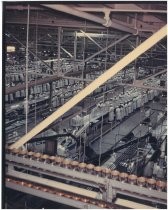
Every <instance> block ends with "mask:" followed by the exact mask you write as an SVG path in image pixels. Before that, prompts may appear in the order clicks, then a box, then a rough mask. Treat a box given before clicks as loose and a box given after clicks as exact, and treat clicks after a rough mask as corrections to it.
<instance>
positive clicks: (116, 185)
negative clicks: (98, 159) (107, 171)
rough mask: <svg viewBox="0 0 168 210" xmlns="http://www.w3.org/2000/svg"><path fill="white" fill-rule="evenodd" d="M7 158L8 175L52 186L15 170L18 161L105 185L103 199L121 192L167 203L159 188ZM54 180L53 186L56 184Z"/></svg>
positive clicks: (165, 196) (98, 194)
mask: <svg viewBox="0 0 168 210" xmlns="http://www.w3.org/2000/svg"><path fill="white" fill-rule="evenodd" d="M6 160H7V161H8V162H7V163H9V167H8V173H7V175H10V176H15V177H17V178H21V179H26V180H29V181H34V182H37V183H41V184H45V185H47V186H51V185H50V182H48V181H45V179H42V178H41V179H39V178H37V180H36V178H33V177H30V176H29V177H30V178H28V179H27V178H26V175H24V174H23V173H20V172H17V171H13V169H11V168H13V167H12V166H14V165H15V164H16V163H19V164H22V165H23V168H24V167H29V170H30V171H31V170H32V171H33V167H35V168H36V169H37V170H39V173H42V174H46V173H48V172H49V173H48V175H50V176H53V175H52V174H51V172H53V173H55V175H56V174H58V175H59V176H62V177H61V178H62V179H65V180H70V181H72V180H73V182H77V183H82V184H83V183H84V184H86V185H88V186H91V187H100V186H104V189H105V191H104V192H103V200H105V201H109V200H111V201H112V199H113V198H114V197H115V196H116V194H117V193H120V194H123V195H129V196H131V197H135V198H139V199H143V200H148V201H152V202H157V203H162V204H166V200H167V193H166V192H160V191H157V190H149V189H148V188H145V187H139V186H137V185H130V184H129V183H122V182H120V181H116V180H112V179H108V178H103V177H99V176H97V175H91V174H87V173H84V172H80V171H75V170H72V169H66V168H63V167H60V166H56V165H51V164H48V163H43V162H39V161H35V160H30V159H27V158H22V157H18V156H14V155H11V154H7V155H6ZM22 165H21V166H20V168H22ZM42 170H43V171H44V172H43V171H42ZM69 178H70V179H69ZM53 182H55V181H53ZM53 182H52V186H54V183H53ZM56 184H57V186H59V185H58V183H56ZM63 187H64V186H63ZM69 189H70V188H68V187H67V186H66V191H69ZM78 190H79V189H77V188H76V191H75V192H76V193H77V194H81V193H85V192H82V191H80V190H79V191H78ZM71 192H72V191H71ZM149 195H150V197H149ZM86 196H88V197H89V194H87V195H86ZM90 196H96V197H97V199H101V197H100V196H101V194H100V193H96V194H94V195H93V194H92V193H91V194H90Z"/></svg>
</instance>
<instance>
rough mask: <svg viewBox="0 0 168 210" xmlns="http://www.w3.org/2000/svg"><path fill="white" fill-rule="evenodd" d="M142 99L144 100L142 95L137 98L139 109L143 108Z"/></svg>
mask: <svg viewBox="0 0 168 210" xmlns="http://www.w3.org/2000/svg"><path fill="white" fill-rule="evenodd" d="M141 99H142V97H141V95H138V96H137V108H140V107H141Z"/></svg>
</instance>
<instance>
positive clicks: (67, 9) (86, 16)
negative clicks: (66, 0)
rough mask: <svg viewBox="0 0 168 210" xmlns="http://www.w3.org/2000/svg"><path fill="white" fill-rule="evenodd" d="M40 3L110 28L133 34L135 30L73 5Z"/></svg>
mask: <svg viewBox="0 0 168 210" xmlns="http://www.w3.org/2000/svg"><path fill="white" fill-rule="evenodd" d="M41 5H42V6H45V7H47V8H50V9H53V10H58V11H61V12H65V13H68V14H71V15H74V16H77V17H80V18H84V19H87V20H90V21H93V22H96V23H99V24H102V25H104V26H108V27H111V28H115V29H117V30H121V31H125V32H128V33H132V34H135V33H136V31H137V30H136V29H134V28H130V27H129V26H125V25H122V24H119V23H116V22H113V21H111V20H110V19H103V18H100V17H98V16H96V15H92V14H89V13H87V12H82V11H79V10H77V9H75V8H73V7H70V6H67V5H63V4H41ZM105 17H106V15H105Z"/></svg>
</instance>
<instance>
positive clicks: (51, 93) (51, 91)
mask: <svg viewBox="0 0 168 210" xmlns="http://www.w3.org/2000/svg"><path fill="white" fill-rule="evenodd" d="M49 84H50V98H49V107H50V108H53V106H52V97H53V89H52V82H50V83H49Z"/></svg>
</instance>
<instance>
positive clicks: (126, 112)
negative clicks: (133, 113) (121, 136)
mask: <svg viewBox="0 0 168 210" xmlns="http://www.w3.org/2000/svg"><path fill="white" fill-rule="evenodd" d="M124 109H125V116H126V117H128V114H129V110H128V103H127V101H126V102H125V104H124Z"/></svg>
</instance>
